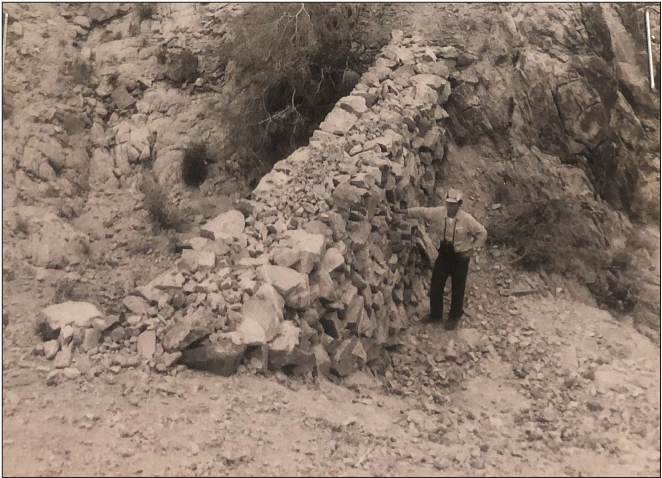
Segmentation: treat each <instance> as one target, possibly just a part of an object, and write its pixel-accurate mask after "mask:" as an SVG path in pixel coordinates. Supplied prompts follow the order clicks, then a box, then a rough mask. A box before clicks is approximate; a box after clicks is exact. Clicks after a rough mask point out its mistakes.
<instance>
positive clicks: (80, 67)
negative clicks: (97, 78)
mask: <svg viewBox="0 0 662 478" xmlns="http://www.w3.org/2000/svg"><path fill="white" fill-rule="evenodd" d="M64 74H65V75H66V76H69V77H71V79H72V80H73V81H74V83H75V84H77V85H83V86H88V85H89V84H90V81H91V79H92V65H91V64H90V63H88V62H87V61H85V60H83V59H82V58H79V57H75V58H74V59H73V60H71V61H67V62H66V63H65V65H64Z"/></svg>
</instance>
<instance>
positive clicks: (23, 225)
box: [14, 216, 30, 236]
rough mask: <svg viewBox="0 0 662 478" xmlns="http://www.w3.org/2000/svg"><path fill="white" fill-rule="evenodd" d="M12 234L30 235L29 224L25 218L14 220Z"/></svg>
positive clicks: (20, 217)
mask: <svg viewBox="0 0 662 478" xmlns="http://www.w3.org/2000/svg"><path fill="white" fill-rule="evenodd" d="M14 234H24V235H25V236H29V235H30V222H29V221H28V219H27V218H25V217H23V216H19V217H17V218H16V223H15V224H14Z"/></svg>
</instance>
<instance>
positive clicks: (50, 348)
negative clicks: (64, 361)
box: [44, 340, 60, 360]
mask: <svg viewBox="0 0 662 478" xmlns="http://www.w3.org/2000/svg"><path fill="white" fill-rule="evenodd" d="M59 350H60V342H58V341H57V340H49V341H48V342H45V343H44V355H45V356H46V358H47V359H48V360H52V359H54V358H55V355H57V353H58V351H59Z"/></svg>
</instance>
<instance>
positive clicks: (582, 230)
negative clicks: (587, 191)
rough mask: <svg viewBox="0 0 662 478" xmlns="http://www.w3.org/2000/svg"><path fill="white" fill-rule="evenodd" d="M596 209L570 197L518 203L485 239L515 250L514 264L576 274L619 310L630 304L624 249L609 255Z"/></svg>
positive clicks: (601, 299) (492, 226)
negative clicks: (613, 255)
mask: <svg viewBox="0 0 662 478" xmlns="http://www.w3.org/2000/svg"><path fill="white" fill-rule="evenodd" d="M600 222H601V212H600V211H596V210H594V209H592V208H591V206H589V205H588V203H581V202H579V201H576V200H573V199H572V198H567V197H564V198H558V199H555V198H544V199H540V200H537V201H529V202H522V203H520V205H518V206H512V207H511V208H509V209H508V210H507V211H505V212H503V213H501V215H500V216H498V218H497V219H494V220H492V221H491V222H490V224H489V225H488V231H489V234H490V236H489V237H490V240H491V241H493V242H495V243H497V244H504V245H507V246H510V247H513V248H514V249H515V252H516V254H517V255H518V258H517V260H516V264H518V265H520V266H521V267H523V268H524V269H526V270H539V269H542V270H543V271H545V272H546V273H558V274H561V275H564V276H566V277H573V278H576V279H578V280H579V281H580V282H581V283H583V284H584V285H586V286H587V287H588V289H589V290H590V291H591V293H592V294H593V296H594V297H595V298H596V300H597V301H598V303H599V304H602V305H604V306H606V307H608V308H610V309H612V310H615V311H618V312H627V311H630V310H632V309H633V307H634V297H635V295H636V294H635V285H634V284H633V283H632V281H630V280H629V279H627V274H625V272H626V271H627V270H628V267H629V264H630V258H629V256H628V255H627V253H626V252H622V253H620V254H618V255H617V256H615V257H611V256H610V255H609V254H608V252H607V244H606V240H605V237H604V236H603V234H602V233H601V232H600V227H599V223H600Z"/></svg>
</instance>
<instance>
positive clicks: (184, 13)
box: [3, 3, 660, 476]
mask: <svg viewBox="0 0 662 478" xmlns="http://www.w3.org/2000/svg"><path fill="white" fill-rule="evenodd" d="M3 8H6V9H7V11H8V12H9V13H10V15H11V17H10V18H11V22H10V30H9V34H8V49H7V56H6V61H7V64H8V65H10V66H9V67H8V68H7V71H6V73H5V83H4V88H5V95H4V96H3V133H4V140H5V142H4V147H5V150H4V152H5V154H4V155H3V178H4V181H3V197H4V199H5V200H4V201H3V290H4V294H3V383H4V387H5V392H6V393H4V394H3V423H4V424H6V428H5V430H4V432H3V447H4V448H6V449H7V450H8V453H7V454H6V456H7V457H8V459H7V461H6V464H5V465H3V466H4V467H5V468H4V469H3V472H5V474H8V475H11V474H16V475H21V474H22V475H29V474H50V475H54V474H83V473H86V474H91V475H97V474H98V475H103V474H120V475H127V474H147V473H151V474H156V473H158V474H162V475H183V474H186V475H203V474H205V475H209V474H246V475H255V474H264V473H270V472H271V473H273V472H274V470H276V473H277V474H283V475H293V474H303V473H306V474H310V473H314V474H322V473H327V474H328V472H329V470H333V472H332V474H350V473H351V474H357V473H363V474H366V475H388V474H391V475H409V474H411V475H420V474H441V475H448V476H454V475H469V474H470V475H494V474H509V475H523V476H524V475H534V474H540V473H541V470H544V473H549V474H556V475H563V474H564V475H567V476H579V475H587V474H607V473H615V474H616V473H620V474H623V475H630V474H636V475H645V476H648V475H650V474H656V473H657V474H659V450H660V442H659V410H660V402H659V382H658V381H656V379H655V377H656V376H659V368H660V364H659V317H660V302H659V291H660V289H659V287H660V269H659V257H660V256H659V237H660V236H659V222H656V220H652V218H654V217H656V214H657V216H659V202H658V203H657V204H656V203H655V201H653V200H651V198H655V197H657V199H658V201H659V114H658V112H659V93H655V94H651V93H650V92H649V91H648V89H647V87H646V78H647V77H646V70H645V58H642V57H641V51H643V50H642V45H641V38H640V31H641V30H640V27H641V25H640V23H641V13H642V11H643V10H642V8H643V7H642V6H641V5H638V4H628V5H618V4H614V5H611V4H610V5H606V4H605V5H603V4H591V5H574V4H573V5H570V4H563V5H560V4H554V5H541V4H536V5H535V6H534V5H533V4H531V5H527V4H513V5H496V4H399V5H397V6H395V7H393V10H388V9H387V10H386V11H387V12H389V11H390V12H391V13H392V14H393V16H392V18H389V17H388V16H384V17H383V18H381V19H380V27H382V28H388V31H389V32H391V34H390V36H389V37H388V38H389V42H388V44H387V45H386V46H385V47H384V48H383V49H382V50H381V51H380V53H379V55H377V58H375V61H374V62H373V64H371V65H370V67H369V68H368V69H367V71H366V72H365V74H363V75H362V76H361V77H360V79H359V81H358V83H357V84H356V86H355V87H354V88H353V89H352V90H351V92H349V94H348V95H346V96H345V97H343V98H341V99H340V100H339V101H338V102H337V104H336V105H335V108H334V109H333V110H332V111H331V112H330V113H329V114H328V115H327V116H326V118H325V119H324V121H323V122H322V123H321V124H320V125H319V128H317V129H316V131H315V132H314V134H313V135H312V137H311V138H310V141H309V144H308V145H306V146H304V147H302V148H299V149H297V150H296V151H293V152H292V154H290V155H288V157H286V158H284V159H282V160H281V161H278V162H277V163H276V164H275V165H274V166H273V168H272V170H271V172H269V173H268V174H267V175H266V176H264V177H258V176H256V170H257V168H255V167H252V168H250V167H249V168H247V167H246V165H245V164H244V163H242V162H240V161H237V159H238V158H239V157H238V156H234V157H232V156H230V158H231V159H229V160H228V161H215V159H217V158H219V157H221V155H220V154H217V153H218V152H219V151H220V150H221V149H222V148H223V147H224V145H225V144H226V139H227V138H226V136H225V132H226V126H227V125H226V124H224V115H223V109H224V108H225V107H226V106H227V104H228V101H229V100H230V99H231V98H232V96H233V94H235V93H236V90H235V82H234V81H228V80H231V79H232V78H231V73H232V68H230V70H229V71H228V70H227V68H226V69H225V70H222V69H221V68H220V67H219V62H222V61H221V60H223V59H221V60H219V58H218V57H217V56H215V55H214V54H213V47H214V45H216V44H218V42H225V41H226V40H227V41H229V40H230V39H231V37H232V36H233V29H232V25H233V21H235V20H236V16H237V14H238V13H240V12H241V11H242V8H243V6H241V5H239V4H236V5H233V4H204V5H203V4H172V5H170V4H149V5H147V4H130V5H125V4H110V3H107V4H7V5H5V6H3ZM651 13H652V19H653V23H654V25H653V33H654V36H655V48H656V51H657V52H659V8H657V9H655V8H651ZM373 26H374V25H373ZM225 60H227V59H225ZM223 61H224V60H223ZM658 68H659V67H658ZM242 81H245V79H242ZM658 91H659V86H658ZM651 104H652V105H654V108H653V109H651V108H650V105H651ZM201 146H204V147H203V148H201ZM192 151H193V152H197V153H196V154H194V155H193V156H195V157H198V158H199V157H202V159H203V162H202V164H204V165H205V166H204V168H208V170H209V174H208V175H207V176H206V180H205V181H204V182H203V183H202V184H201V186H200V188H199V189H196V188H191V187H187V186H186V184H185V177H183V176H185V175H182V174H181V173H182V169H181V164H182V160H183V158H186V157H191V154H192V153H191V152H192ZM201 151H202V153H201ZM203 153H204V154H203ZM251 179H253V180H254V182H255V183H256V184H257V186H256V187H254V188H253V187H251V186H249V182H250V180H251ZM439 186H440V187H442V188H448V187H459V188H461V189H462V190H463V191H464V193H465V206H464V207H465V208H466V209H467V210H468V211H470V212H471V213H472V214H473V215H474V216H475V217H476V218H478V219H479V220H480V221H481V222H483V223H484V224H486V226H487V227H488V229H489V231H490V243H488V246H487V247H486V248H485V250H484V251H482V252H480V253H479V254H477V255H476V256H475V258H474V260H473V261H472V264H471V271H470V275H469V283H468V287H467V296H468V306H467V311H468V312H469V313H468V315H467V317H466V318H465V320H464V321H463V322H462V323H461V325H460V328H459V329H458V330H456V331H452V332H448V331H445V330H443V329H442V328H439V327H434V326H432V325H422V324H420V323H419V318H420V317H421V316H422V315H423V314H425V313H426V312H427V310H426V306H427V299H426V296H427V287H428V283H429V279H430V266H431V263H432V260H433V259H434V255H435V250H434V245H435V243H436V241H437V240H438V237H437V232H438V231H434V230H428V229H427V227H426V226H425V225H424V224H421V223H416V222H411V221H407V220H405V219H404V218H403V216H402V214H401V212H402V210H403V209H404V208H406V207H411V206H418V205H435V204H436V203H437V201H438V200H439V198H437V197H436V196H435V194H434V190H435V188H437V187H439ZM656 208H657V209H656ZM656 211H657V212H656ZM155 219H157V220H156V222H155ZM658 220H659V217H658ZM159 224H160V227H159ZM164 227H165V229H164ZM168 227H170V228H171V229H168ZM178 231H179V232H178ZM509 232H510V235H509V234H508V233H509ZM525 232H526V233H525ZM529 232H530V233H532V234H531V237H533V238H534V239H535V240H533V241H529V242H526V239H527V237H528V233H529ZM598 306H602V307H603V308H607V307H608V308H610V311H607V310H600V309H598V308H597V307H598ZM35 324H36V325H37V330H36V332H38V333H35V329H34V326H35ZM191 369H202V370H206V371H209V372H212V373H214V374H216V375H210V374H206V373H203V372H200V371H199V370H191ZM219 375H221V376H223V377H219ZM229 375H232V376H229ZM258 417H259V418H258ZM651 418H653V419H652V420H651ZM44 423H47V424H48V425H49V426H48V427H45V428H44V426H43V424H44ZM284 429H285V430H290V431H291V432H292V433H290V434H284V433H283V432H282V430H284Z"/></svg>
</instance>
